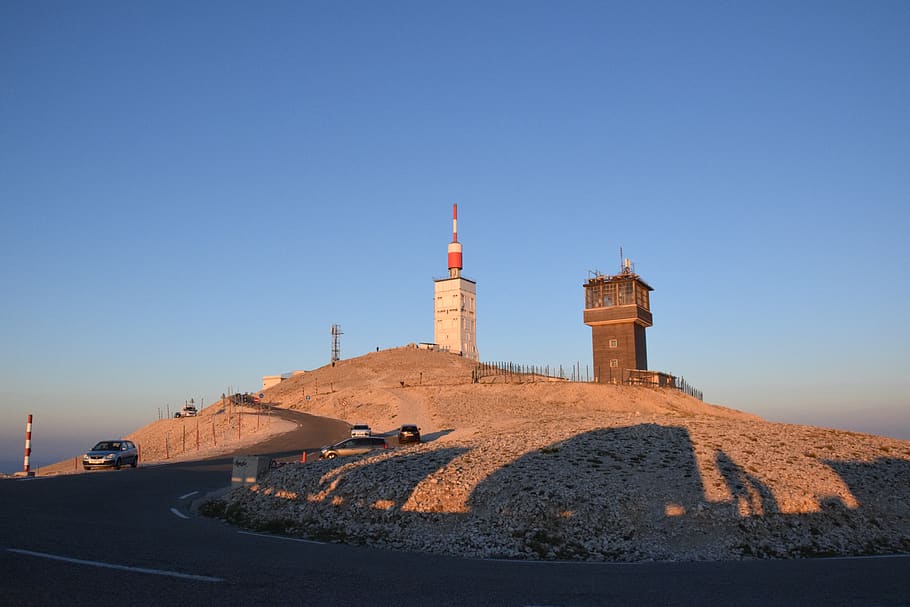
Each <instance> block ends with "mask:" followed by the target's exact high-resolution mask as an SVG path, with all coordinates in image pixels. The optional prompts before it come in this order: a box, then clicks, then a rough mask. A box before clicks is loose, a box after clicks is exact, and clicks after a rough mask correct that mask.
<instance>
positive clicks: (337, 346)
mask: <svg viewBox="0 0 910 607" xmlns="http://www.w3.org/2000/svg"><path fill="white" fill-rule="evenodd" d="M342 335H344V333H343V332H342V331H341V325H332V363H335V362H336V361H338V360H341V336H342Z"/></svg>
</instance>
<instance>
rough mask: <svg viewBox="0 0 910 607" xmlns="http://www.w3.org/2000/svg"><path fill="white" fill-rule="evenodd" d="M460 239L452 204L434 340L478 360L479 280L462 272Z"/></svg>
mask: <svg viewBox="0 0 910 607" xmlns="http://www.w3.org/2000/svg"><path fill="white" fill-rule="evenodd" d="M461 268H462V261H461V243H460V242H458V205H457V204H455V205H452V242H450V243H449V276H448V278H435V279H433V282H434V283H435V297H434V299H433V326H434V329H433V341H434V342H435V343H436V345H437V347H439V349H441V350H447V351H449V352H452V353H454V354H459V355H461V356H464V357H465V358H470V359H471V360H478V359H479V357H478V354H477V283H475V282H474V281H473V280H468V279H467V278H465V277H463V276H462V275H461Z"/></svg>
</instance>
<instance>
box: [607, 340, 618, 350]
mask: <svg viewBox="0 0 910 607" xmlns="http://www.w3.org/2000/svg"><path fill="white" fill-rule="evenodd" d="M609 345H610V347H611V348H618V347H619V340H618V339H611V340H610V342H609Z"/></svg>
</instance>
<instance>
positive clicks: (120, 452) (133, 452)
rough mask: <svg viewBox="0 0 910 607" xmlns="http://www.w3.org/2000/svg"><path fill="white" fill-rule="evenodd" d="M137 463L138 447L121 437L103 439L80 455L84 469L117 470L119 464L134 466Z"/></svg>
mask: <svg viewBox="0 0 910 607" xmlns="http://www.w3.org/2000/svg"><path fill="white" fill-rule="evenodd" d="M138 464H139V449H137V448H136V445H135V444H134V443H133V441H128V440H123V439H117V440H103V441H101V442H100V443H97V444H96V445H95V446H94V447H92V448H91V450H89V452H88V453H86V454H85V455H83V456H82V467H83V468H85V469H86V470H91V469H92V468H114V469H116V470H119V469H120V467H121V466H132V467H133V468H135V467H136V466H137V465H138Z"/></svg>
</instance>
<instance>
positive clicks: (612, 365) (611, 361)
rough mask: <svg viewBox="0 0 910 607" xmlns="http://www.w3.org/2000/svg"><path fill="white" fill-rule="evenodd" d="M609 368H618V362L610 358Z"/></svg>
mask: <svg viewBox="0 0 910 607" xmlns="http://www.w3.org/2000/svg"><path fill="white" fill-rule="evenodd" d="M610 366H611V367H618V366H619V360H617V359H615V358H611V359H610Z"/></svg>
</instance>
